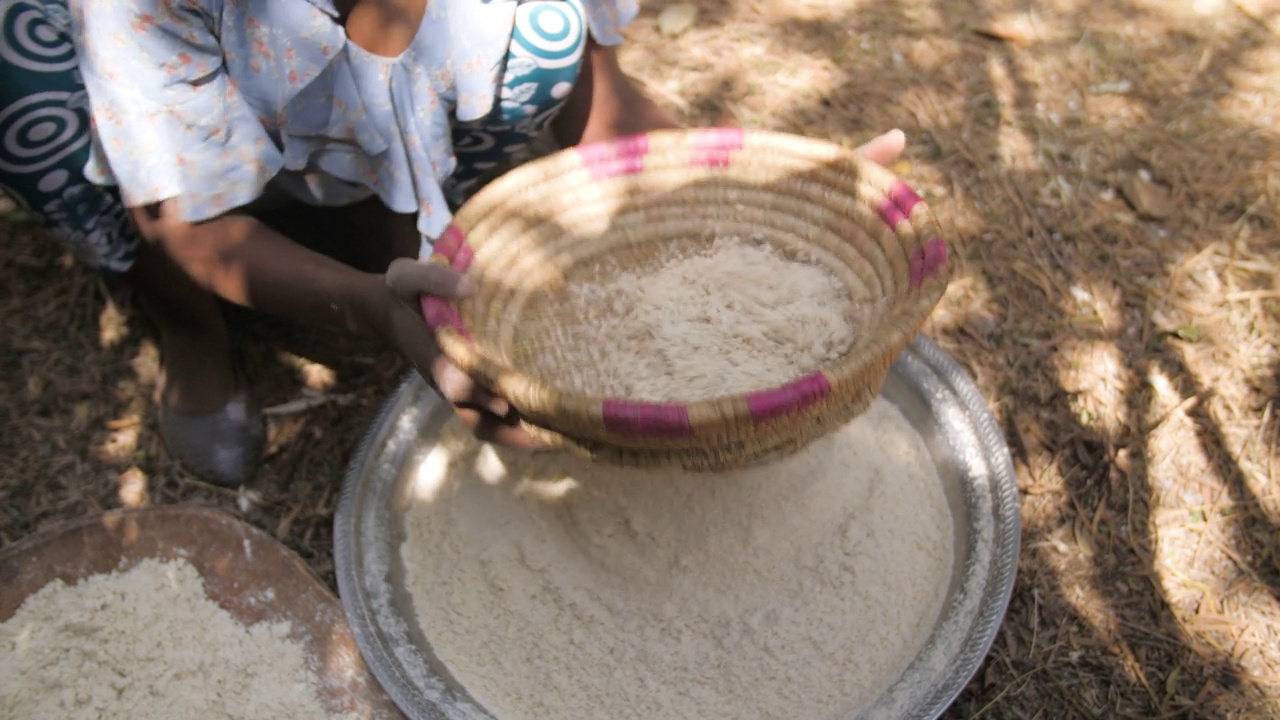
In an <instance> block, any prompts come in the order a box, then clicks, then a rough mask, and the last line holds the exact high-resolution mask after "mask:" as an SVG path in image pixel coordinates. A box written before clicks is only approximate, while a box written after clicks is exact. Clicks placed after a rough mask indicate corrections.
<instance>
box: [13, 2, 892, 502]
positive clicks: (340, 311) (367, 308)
mask: <svg viewBox="0 0 1280 720" xmlns="http://www.w3.org/2000/svg"><path fill="white" fill-rule="evenodd" d="M0 9H2V10H3V16H2V19H3V25H4V30H5V37H6V38H14V41H13V42H5V43H3V44H0V100H2V101H3V103H2V105H3V110H0V137H3V138H6V141H5V143H4V144H3V146H0V184H4V185H5V186H7V187H8V188H9V189H10V191H11V192H13V193H14V194H15V195H17V196H18V197H19V198H20V199H22V200H23V201H24V202H25V204H26V205H27V206H28V207H29V209H30V210H31V211H32V212H33V213H35V214H36V215H37V216H40V217H42V218H43V220H44V221H45V222H46V224H48V225H50V226H51V227H52V228H53V229H54V231H55V235H56V236H58V237H60V238H61V239H62V240H64V241H66V242H68V243H69V244H70V245H71V246H72V247H73V248H74V249H75V250H76V251H77V253H78V254H79V255H80V256H81V257H84V258H86V260H87V261H89V262H90V263H91V264H93V265H95V266H97V267H100V268H102V269H103V270H104V271H107V272H113V273H119V274H123V275H124V277H125V278H126V280H127V281H128V282H130V283H132V284H133V285H134V286H136V287H137V289H138V290H139V294H140V296H141V297H142V298H143V301H144V304H145V306H146V307H147V308H148V309H149V311H150V312H151V314H152V315H154V317H155V320H156V323H157V327H158V329H159V332H160V348H161V354H162V358H163V362H164V370H165V372H164V379H163V386H162V392H161V395H160V413H159V417H160V429H161V434H162V436H163V438H164V440H165V443H166V445H167V446H168V448H169V450H170V452H172V453H174V455H175V456H176V457H177V458H178V459H179V460H180V461H181V462H182V463H183V464H184V465H185V466H186V467H187V468H188V469H190V470H191V471H193V472H194V473H195V474H196V475H198V476H200V477H201V478H203V479H205V480H208V481H210V482H214V483H218V484H222V485H230V486H234V485H239V484H241V483H243V482H245V481H246V480H248V479H249V478H250V477H251V475H252V473H253V471H254V469H255V467H256V465H257V463H258V460H259V455H260V452H261V447H262V436H263V433H262V419H261V416H260V414H259V413H258V412H257V410H256V408H255V406H254V404H253V403H252V401H251V399H250V398H249V397H248V396H247V394H246V392H245V389H244V387H243V386H242V384H241V382H240V379H239V378H238V376H237V375H236V373H235V370H234V364H233V351H232V348H231V346H230V343H229V339H228V334H227V329H226V326H225V324H224V321H223V318H222V316H221V313H220V310H219V306H218V302H217V301H218V299H222V300H225V301H229V302H233V303H236V304H239V305H244V306H247V307H252V308H256V309H260V310H263V311H266V312H270V313H276V314H280V315H284V316H287V317H290V318H294V319H297V320H300V321H303V322H309V323H315V324H318V325H330V326H331V325H333V324H338V325H340V326H342V327H344V328H346V329H347V330H349V331H351V332H355V333H365V334H370V335H373V336H376V337H379V338H381V339H383V340H385V341H386V342H388V343H390V344H391V346H392V347H394V348H395V349H397V350H398V351H399V352H400V353H401V354H403V355H404V356H405V357H406V358H407V359H408V360H409V361H410V362H412V363H413V365H414V366H415V367H416V368H417V369H418V371H419V372H421V373H422V375H423V376H424V377H425V378H427V380H428V381H429V382H431V383H432V384H433V385H434V386H435V387H436V388H437V389H438V390H439V391H440V393H441V394H442V395H443V396H444V397H446V398H447V399H449V400H450V401H451V402H452V403H453V405H454V407H455V409H456V410H457V412H458V414H459V416H460V417H461V418H462V419H463V420H464V421H465V422H466V423H467V424H468V425H469V426H470V427H471V428H472V429H473V430H474V431H475V432H476V433H477V435H479V436H481V437H483V438H486V439H490V440H494V441H498V442H504V443H509V444H516V445H525V444H528V443H529V442H530V441H529V438H528V437H527V436H525V435H524V434H523V433H521V432H520V431H519V429H518V427H517V425H516V423H515V422H514V418H513V417H512V414H511V413H510V411H509V408H508V406H507V405H506V403H505V402H504V401H502V400H501V399H500V398H494V397H491V396H489V395H487V394H485V393H484V392H482V391H480V390H478V389H477V388H476V387H475V386H474V385H473V384H472V383H471V382H470V380H469V379H468V378H467V377H466V376H465V375H464V374H463V373H461V372H460V371H459V370H457V369H456V368H455V367H453V366H452V365H450V364H449V363H448V362H447V361H446V360H445V359H444V358H443V357H442V356H441V355H440V354H439V352H438V350H437V348H436V346H435V343H434V340H433V338H432V336H431V334H430V332H429V331H428V330H427V328H426V327H425V325H424V323H423V321H422V318H421V315H420V314H419V311H418V310H417V298H418V297H419V296H421V295H423V294H436V295H441V296H446V297H453V296H458V295H460V294H465V293H467V292H470V288H468V287H466V286H465V284H464V283H462V282H460V279H459V278H458V277H456V276H453V275H451V274H449V273H448V272H447V271H444V270H442V269H440V268H436V267H434V266H427V265H425V264H423V263H419V262H415V261H414V260H413V258H417V257H419V256H425V255H426V254H428V252H429V248H430V246H431V243H432V241H433V240H434V239H435V238H436V237H437V236H438V235H439V234H440V232H441V231H442V230H443V228H444V227H445V225H446V224H447V222H448V220H449V217H450V212H451V210H452V209H453V208H454V207H456V206H457V204H458V203H459V202H460V201H461V200H463V199H464V198H465V197H466V196H467V195H468V194H469V193H470V192H472V191H474V189H475V188H476V187H477V186H478V185H479V183H480V182H481V181H482V180H483V178H485V177H487V176H492V175H493V174H495V173H496V172H500V171H501V170H502V169H503V168H504V167H507V166H509V165H510V164H511V162H512V160H513V159H515V158H518V157H520V155H521V154H522V152H523V151H524V150H525V149H526V148H527V146H528V145H529V144H530V143H531V142H533V141H534V139H535V138H537V137H539V136H540V135H542V134H543V133H544V131H546V132H550V133H551V134H552V135H553V137H554V139H555V140H556V142H557V143H558V144H559V145H561V146H569V145H573V144H577V143H580V142H594V141H599V140H605V139H608V138H612V137H617V136H621V135H628V134H632V133H636V132H643V131H648V130H653V129H658V128H664V127H673V126H675V124H676V123H675V122H674V121H673V119H672V118H671V116H670V115H669V114H667V113H666V112H665V111H664V110H662V109H661V108H659V107H658V106H657V105H655V104H654V103H653V102H652V101H650V100H649V99H648V98H646V97H645V96H644V95H643V94H642V93H641V92H639V91H638V89H637V88H636V86H635V85H634V84H633V83H632V82H631V81H630V79H629V78H627V76H626V75H625V74H624V73H623V72H622V71H621V69H620V68H619V66H618V62H617V58H616V54H615V50H614V46H616V45H617V44H618V43H619V42H620V41H621V31H622V29H623V27H624V26H625V25H626V24H627V23H628V22H630V21H631V19H632V18H633V17H634V16H635V13H636V4H635V1H634V0H239V1H238V2H236V1H233V0H70V1H69V2H68V1H67V0H0ZM89 120H91V121H92V125H93V130H94V131H93V132H92V133H90V132H89V131H88V125H89V124H90V123H89ZM10 140H12V141H10ZM902 143H903V140H902V136H901V133H896V132H895V133H892V134H890V135H886V136H882V137H881V138H878V139H877V140H875V141H873V142H872V144H870V145H869V146H867V147H866V148H865V151H866V152H867V153H868V154H869V155H870V156H871V157H872V158H873V159H876V160H877V161H880V162H890V161H892V160H893V159H894V158H896V156H897V155H898V154H899V153H900V152H901V149H902Z"/></svg>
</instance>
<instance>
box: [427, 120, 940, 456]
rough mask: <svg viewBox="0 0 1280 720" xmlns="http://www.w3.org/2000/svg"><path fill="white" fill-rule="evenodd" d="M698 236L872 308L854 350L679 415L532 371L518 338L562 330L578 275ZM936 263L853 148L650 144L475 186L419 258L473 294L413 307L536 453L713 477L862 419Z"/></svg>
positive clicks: (730, 135) (898, 194) (801, 143)
mask: <svg viewBox="0 0 1280 720" xmlns="http://www.w3.org/2000/svg"><path fill="white" fill-rule="evenodd" d="M709 233H711V234H713V235H714V234H716V233H724V234H735V235H741V236H749V237H754V238H759V239H761V240H763V241H765V242H768V243H770V244H772V245H774V246H775V247H778V248H779V249H780V250H781V251H782V252H784V253H791V254H793V255H794V254H804V255H806V256H807V257H809V258H813V259H816V260H818V261H819V262H821V263H822V264H823V265H824V266H826V267H827V268H828V269H829V270H830V271H831V272H832V273H834V274H835V275H836V277H838V278H839V279H840V281H841V282H842V283H844V284H845V285H846V286H847V287H848V288H849V291H850V294H851V296H852V297H853V299H854V301H855V302H856V303H859V304H861V305H864V306H866V307H868V308H870V310H869V311H868V313H867V323H866V325H865V326H864V327H860V328H859V329H858V335H857V338H856V339H855V341H854V344H853V346H852V347H851V348H849V350H848V351H847V352H846V353H845V354H844V355H842V356H841V357H840V358H839V359H838V360H837V361H835V362H834V363H832V364H830V365H829V366H827V367H823V368H819V369H817V370H816V371H814V372H811V373H809V374H807V375H805V376H803V377H800V378H797V379H795V380H793V381H791V382H788V383H785V384H783V385H782V386H781V387H775V388H762V389H760V390H758V391H755V392H750V393H745V394H742V395H734V396H726V397H719V398H712V399H706V400H697V401H692V402H687V403H682V402H662V403H655V402H641V401H636V400H632V399H627V398H607V397H598V396H591V395H587V394H585V393H581V392H577V391H575V390H574V389H573V387H572V383H571V382H569V381H568V378H570V377H572V372H571V368H569V367H563V368H550V369H548V368H540V369H539V370H540V371H539V372H537V373H534V372H532V371H531V370H530V368H529V367H528V364H527V359H528V357H529V348H530V347H535V346H537V345H538V343H546V342H548V339H547V338H545V337H544V338H540V337H537V336H536V333H531V332H523V333H522V329H526V330H527V329H528V328H532V327H546V326H547V324H548V323H555V322H556V321H557V319H558V318H559V317H560V316H559V315H558V313H563V312H564V310H563V308H562V303H557V302H556V301H555V298H556V297H557V293H558V292H562V291H563V289H564V288H565V286H566V283H567V282H573V281H580V280H581V279H582V278H581V277H580V275H579V274H575V273H576V271H580V270H581V268H583V267H585V266H588V265H594V266H596V267H598V266H599V264H598V263H592V262H590V261H592V260H594V259H596V258H599V257H601V256H602V255H603V254H614V255H616V256H617V257H619V258H626V259H627V260H628V262H631V261H635V260H638V261H645V260H649V261H653V260H661V259H662V258H663V257H667V256H668V254H669V253H670V252H671V250H670V248H671V247H672V246H673V244H675V243H678V242H683V243H688V242H690V241H691V240H693V241H696V240H697V239H698V238H706V237H708V234H709ZM948 257H949V251H948V244H947V242H946V240H944V239H943V235H942V233H941V231H940V228H939V226H938V224H937V221H936V220H935V219H934V217H933V215H932V214H931V213H930V212H929V210H928V208H927V207H926V206H925V204H924V203H923V202H922V201H921V199H920V198H919V196H918V195H916V193H915V192H913V191H912V190H911V188H909V187H908V186H907V185H906V184H905V183H904V182H902V181H901V180H900V179H898V178H896V177H895V176H894V175H893V174H892V173H890V172H889V171H888V170H885V169H884V168H881V167H879V166H877V165H874V164H873V163H870V162H868V161H866V160H864V159H862V158H860V157H859V156H857V155H856V154H855V153H854V152H852V151H850V150H848V149H845V148H842V147H840V146H837V145H834V144H831V143H826V142H821V141H815V140H810V139H805V138H800V137H796V136H791V135H785V134H780V133H772V132H754V131H743V130H738V129H729V128H714V129H705V130H687V131H662V132H658V133H651V134H647V135H640V136H634V137H629V138H622V139H620V140H617V141H613V142H609V143H602V144H597V145H588V146H582V147H578V148H573V149H569V150H564V151H561V152H558V153H556V154H554V155H551V156H548V157H545V158H542V159H540V160H537V161H534V162H532V163H529V164H526V165H524V166H521V167H519V168H517V169H515V170H513V171H511V172H509V173H507V174H505V175H503V176H502V177H500V178H498V179H497V180H496V181H494V182H493V183H491V184H490V185H488V186H486V187H485V188H484V189H483V190H481V191H480V192H479V193H477V194H476V195H475V196H474V197H473V198H472V199H471V200H470V201H468V202H467V203H466V204H465V205H464V206H463V207H462V208H461V209H460V210H459V211H458V213H457V214H456V215H455V217H454V219H453V223H452V224H451V225H450V226H449V227H448V229H447V230H446V231H445V232H444V233H443V235H442V236H441V237H440V238H439V240H438V241H437V242H436V244H435V247H434V252H433V254H432V256H431V258H430V261H431V262H436V263H443V264H447V265H449V266H451V267H453V268H454V269H455V270H458V271H459V272H463V273H466V274H467V275H468V276H470V277H472V278H473V279H475V280H476V281H477V283H478V285H479V287H480V290H479V292H478V293H477V295H476V296H475V297H473V298H470V299H467V300H463V301H459V302H447V301H444V300H440V299H435V298H424V300H423V303H422V309H423V314H424V317H425V319H426V321H427V323H428V324H429V325H430V326H431V328H432V329H433V330H434V331H435V333H436V337H437V340H438V341H439V343H440V347H441V349H442V351H443V352H444V353H445V354H446V355H447V356H448V357H449V358H450V359H451V360H453V361H454V362H455V363H456V364H457V365H458V366H459V367H460V368H461V369H462V370H464V371H466V372H468V373H470V374H471V375H473V376H474V377H476V378H477V380H478V381H479V382H480V383H481V384H483V385H485V386H486V387H489V388H491V389H493V390H494V391H495V392H497V393H498V394H499V395H501V396H503V397H505V398H507V399H508V400H509V401H510V402H511V404H512V405H513V407H515V408H516V409H517V410H518V411H519V413H520V415H521V418H522V419H523V421H524V423H525V425H526V428H527V429H528V430H530V432H532V433H534V434H535V435H536V436H539V437H540V438H542V439H543V440H545V441H547V442H548V443H550V444H552V445H558V446H562V447H566V448H570V449H573V450H576V451H578V452H581V453H584V454H587V455H589V456H591V457H594V458H597V459H600V460H604V461H608V462H614V463H620V464H627V465H638V466H678V467H683V468H686V469H691V470H725V469H730V468H734V467H739V466H742V465H746V464H750V463H753V462H760V461H762V460H765V459H769V458H772V457H777V456H782V455H786V454H789V453H791V452H795V451H797V450H799V449H800V448H802V447H804V446H805V445H807V444H808V443H809V442H811V441H813V440H814V439H816V438H818V437H821V436H822V435H825V434H827V433H829V432H832V431H834V430H835V429H837V428H839V427H840V426H842V425H843V424H845V423H847V422H848V421H850V420H852V419H853V418H854V417H855V416H856V415H857V414H859V413H861V412H862V411H863V410H864V409H865V408H866V407H867V405H868V404H869V403H870V402H871V400H872V399H873V398H874V397H875V396H876V395H877V394H878V393H879V391H880V387H881V385H882V384H883V382H884V379H885V377H886V376H887V374H888V371H889V366H890V365H891V363H892V362H893V359H894V358H895V357H896V356H897V355H898V353H900V352H901V351H902V349H903V348H905V347H906V345H907V343H909V342H910V341H911V338H912V337H914V335H915V334H916V332H918V331H919V329H920V326H921V325H922V324H923V323H924V321H925V320H926V319H927V317H928V315H929V313H930V312H932V310H933V308H934V306H935V305H936V304H937V302H938V301H939V299H940V298H941V296H942V293H943V292H944V290H945V289H946V285H947V281H948V279H949V276H950V264H949V263H948ZM565 355H566V356H568V355H571V353H565ZM566 362H568V361H567V360H566Z"/></svg>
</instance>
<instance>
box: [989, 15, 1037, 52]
mask: <svg viewBox="0 0 1280 720" xmlns="http://www.w3.org/2000/svg"><path fill="white" fill-rule="evenodd" d="M973 31H974V32H976V33H977V34H979V35H981V36H983V37H988V38H991V39H993V40H1003V41H1004V42H1011V43H1017V44H1020V45H1025V44H1028V43H1031V42H1034V41H1036V40H1042V39H1044V33H1043V32H1041V30H1040V28H1039V27H1038V23H1036V21H1035V20H1033V19H1032V18H1030V17H1028V16H1027V15H1025V14H1024V15H1013V16H1006V17H998V18H992V19H991V20H988V21H986V22H984V23H982V24H980V25H977V26H975V27H974V28H973Z"/></svg>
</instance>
